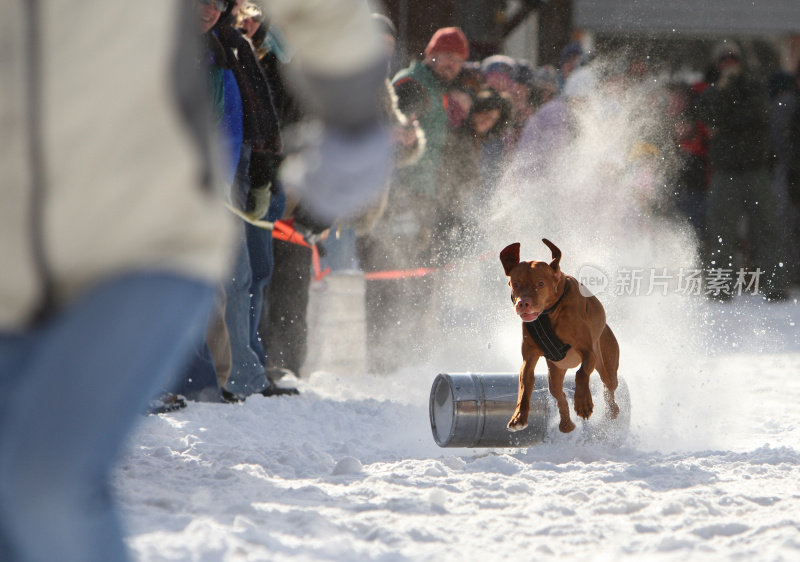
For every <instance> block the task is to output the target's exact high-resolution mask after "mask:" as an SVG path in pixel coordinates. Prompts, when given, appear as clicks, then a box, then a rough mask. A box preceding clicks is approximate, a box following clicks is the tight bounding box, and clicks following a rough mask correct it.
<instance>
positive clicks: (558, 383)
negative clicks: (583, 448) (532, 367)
mask: <svg viewBox="0 0 800 562" xmlns="http://www.w3.org/2000/svg"><path fill="white" fill-rule="evenodd" d="M566 372H567V370H566V369H561V368H560V367H557V366H556V365H554V364H553V363H551V362H550V361H548V362H547V383H548V386H549V387H550V394H552V395H553V398H555V399H556V404H557V405H558V413H559V415H560V416H561V422H560V423H559V424H558V429H559V430H560V431H561V433H569V432H570V431H572V430H573V429H575V424H574V423H573V422H572V420H571V419H570V417H569V402H567V395H566V394H564V375H565V374H566Z"/></svg>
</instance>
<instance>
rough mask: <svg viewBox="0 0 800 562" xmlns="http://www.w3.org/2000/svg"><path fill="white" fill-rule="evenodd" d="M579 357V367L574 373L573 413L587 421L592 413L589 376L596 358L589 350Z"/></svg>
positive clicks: (592, 405)
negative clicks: (580, 359) (580, 358)
mask: <svg viewBox="0 0 800 562" xmlns="http://www.w3.org/2000/svg"><path fill="white" fill-rule="evenodd" d="M581 357H582V361H581V366H580V368H579V369H578V372H577V373H575V413H576V414H578V415H579V416H580V417H582V418H583V419H585V420H588V419H589V417H590V416H591V415H592V412H593V411H594V403H593V402H592V393H591V391H590V390H589V375H591V374H592V371H594V366H595V363H597V357H596V356H595V354H594V352H593V351H592V350H591V349H589V350H587V351H583V352H582V353H581Z"/></svg>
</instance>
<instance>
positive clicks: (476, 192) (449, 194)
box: [434, 89, 512, 263]
mask: <svg viewBox="0 0 800 562" xmlns="http://www.w3.org/2000/svg"><path fill="white" fill-rule="evenodd" d="M511 112H512V104H511V100H510V99H509V96H508V95H507V94H500V93H498V92H496V91H494V90H492V89H485V90H482V91H480V92H479V93H478V94H477V96H476V97H475V103H474V104H473V105H472V108H471V109H470V112H469V115H467V117H466V119H464V121H463V123H461V125H459V126H458V127H456V128H453V129H451V131H450V132H449V134H448V136H447V141H446V142H445V145H444V147H443V148H442V166H441V168H440V169H439V187H440V196H439V199H438V205H437V217H436V231H437V232H436V234H435V236H434V240H435V241H436V243H437V249H436V253H437V255H438V256H439V260H440V261H441V262H442V263H452V262H453V261H454V260H456V259H457V258H459V257H462V256H464V255H467V254H470V253H472V249H473V248H474V247H475V240H476V239H477V233H478V231H479V221H480V219H481V217H483V216H484V215H485V213H486V209H487V206H488V195H489V194H488V193H486V186H485V184H484V183H483V177H482V176H483V174H482V173H481V169H480V156H481V148H482V146H483V145H484V142H485V141H486V140H487V139H489V138H492V137H497V138H502V137H503V134H504V133H505V129H506V123H507V122H508V120H509V119H510V115H511Z"/></svg>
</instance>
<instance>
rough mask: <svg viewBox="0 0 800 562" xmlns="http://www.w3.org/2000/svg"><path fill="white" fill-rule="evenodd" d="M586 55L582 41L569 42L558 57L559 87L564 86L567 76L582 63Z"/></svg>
mask: <svg viewBox="0 0 800 562" xmlns="http://www.w3.org/2000/svg"><path fill="white" fill-rule="evenodd" d="M583 56H584V52H583V46H582V45H581V43H580V41H572V42H570V43H567V44H566V45H565V46H564V48H563V49H561V54H560V55H559V57H558V83H559V89H562V88H564V85H565V84H566V83H567V78H569V76H570V74H572V73H573V72H574V71H575V69H576V68H578V67H579V66H580V65H581V59H582V58H583Z"/></svg>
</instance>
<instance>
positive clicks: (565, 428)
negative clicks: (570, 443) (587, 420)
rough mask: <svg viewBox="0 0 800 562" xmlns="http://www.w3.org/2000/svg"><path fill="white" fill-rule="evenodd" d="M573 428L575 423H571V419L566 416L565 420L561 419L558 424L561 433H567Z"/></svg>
mask: <svg viewBox="0 0 800 562" xmlns="http://www.w3.org/2000/svg"><path fill="white" fill-rule="evenodd" d="M573 429H575V424H574V423H572V420H571V419H569V418H567V419H565V420H561V423H560V424H558V430H559V431H560V432H561V433H569V432H570V431H572V430H573Z"/></svg>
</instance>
